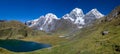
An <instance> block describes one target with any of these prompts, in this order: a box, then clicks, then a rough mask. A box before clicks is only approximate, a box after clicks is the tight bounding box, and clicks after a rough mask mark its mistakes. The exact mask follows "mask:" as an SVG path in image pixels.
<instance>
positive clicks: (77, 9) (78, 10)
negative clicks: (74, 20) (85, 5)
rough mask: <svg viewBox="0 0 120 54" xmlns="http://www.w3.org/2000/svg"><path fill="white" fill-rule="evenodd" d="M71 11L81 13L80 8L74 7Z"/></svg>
mask: <svg viewBox="0 0 120 54" xmlns="http://www.w3.org/2000/svg"><path fill="white" fill-rule="evenodd" d="M71 12H75V13H81V12H82V9H80V8H75V9H73V10H72V11H71Z"/></svg>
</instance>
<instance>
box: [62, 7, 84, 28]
mask: <svg viewBox="0 0 120 54" xmlns="http://www.w3.org/2000/svg"><path fill="white" fill-rule="evenodd" d="M83 17H84V13H83V11H82V9H79V8H75V9H73V10H72V11H71V12H70V14H66V15H64V16H63V17H62V18H63V19H66V20H70V21H71V22H73V23H74V24H77V25H78V27H79V28H81V26H80V25H84V19H83Z"/></svg>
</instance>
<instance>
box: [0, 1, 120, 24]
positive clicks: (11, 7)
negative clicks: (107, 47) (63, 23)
mask: <svg viewBox="0 0 120 54" xmlns="http://www.w3.org/2000/svg"><path fill="white" fill-rule="evenodd" d="M118 5H120V0H0V19H2V20H18V21H21V22H25V21H28V20H32V19H36V18H38V17H39V16H41V15H45V14H47V13H54V14H56V15H57V16H58V17H62V16H63V15H64V14H66V13H69V12H70V11H71V10H72V9H74V8H76V7H77V8H81V9H82V10H83V11H84V13H87V12H88V11H90V10H91V9H93V8H97V9H98V10H99V11H100V12H101V13H103V14H105V15H107V14H108V13H109V12H110V11H111V10H112V9H113V8H115V7H116V6H118Z"/></svg>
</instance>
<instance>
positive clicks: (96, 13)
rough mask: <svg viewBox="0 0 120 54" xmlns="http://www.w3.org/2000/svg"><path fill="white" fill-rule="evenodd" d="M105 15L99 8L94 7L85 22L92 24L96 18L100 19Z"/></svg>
mask: <svg viewBox="0 0 120 54" xmlns="http://www.w3.org/2000/svg"><path fill="white" fill-rule="evenodd" d="M103 16H104V15H103V14H101V13H100V12H99V11H98V10H97V9H92V10H91V11H89V12H88V13H87V14H86V15H85V16H84V17H83V19H84V20H85V21H84V22H85V24H90V23H91V22H93V21H95V20H96V19H99V18H101V17H103Z"/></svg>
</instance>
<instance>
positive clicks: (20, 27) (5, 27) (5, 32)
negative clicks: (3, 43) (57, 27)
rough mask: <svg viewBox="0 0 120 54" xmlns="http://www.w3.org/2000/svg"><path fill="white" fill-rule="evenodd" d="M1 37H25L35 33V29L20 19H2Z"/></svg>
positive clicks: (0, 25)
mask: <svg viewBox="0 0 120 54" xmlns="http://www.w3.org/2000/svg"><path fill="white" fill-rule="evenodd" d="M0 21H1V22H0V37H1V38H24V37H27V36H30V35H32V34H33V30H32V29H30V28H28V27H27V26H26V25H24V24H23V23H21V22H18V21H3V20H0Z"/></svg>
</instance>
